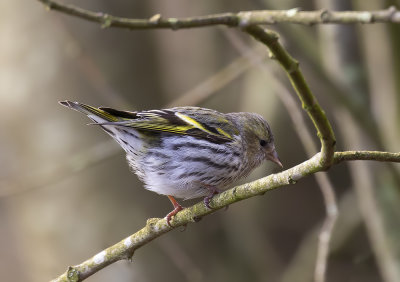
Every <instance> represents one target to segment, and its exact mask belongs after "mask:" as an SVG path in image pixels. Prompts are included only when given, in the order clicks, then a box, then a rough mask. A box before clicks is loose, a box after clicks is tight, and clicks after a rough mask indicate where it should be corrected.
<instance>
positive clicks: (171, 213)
mask: <svg viewBox="0 0 400 282" xmlns="http://www.w3.org/2000/svg"><path fill="white" fill-rule="evenodd" d="M183 209H184V207H182V206H181V205H179V206H176V207H174V209H173V210H172V211H171V212H169V213H168V214H167V224H168V225H169V227H172V225H171V219H172V217H173V216H175V215H176V214H177V213H178V212H180V211H181V210H183Z"/></svg>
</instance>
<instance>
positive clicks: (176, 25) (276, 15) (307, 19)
mask: <svg viewBox="0 0 400 282" xmlns="http://www.w3.org/2000/svg"><path fill="white" fill-rule="evenodd" d="M38 1H40V2H42V3H43V4H44V5H45V6H46V8H48V9H52V10H55V11H60V12H63V13H65V14H69V15H72V16H75V17H79V18H82V19H85V20H88V21H92V22H97V23H100V24H101V26H102V27H104V28H106V27H120V28H127V29H154V28H168V29H174V30H176V29H181V28H196V27H205V26H214V25H227V26H231V27H246V26H249V25H260V24H268V25H272V24H276V23H295V24H306V25H313V24H332V23H335V24H355V23H362V24H371V23H377V22H385V23H389V22H391V23H400V11H398V10H397V9H396V8H395V7H394V6H392V7H389V8H388V9H386V10H380V11H328V10H318V11H300V10H299V9H290V10H260V11H245V12H239V13H222V14H214V15H207V16H198V17H189V18H179V19H178V18H165V19H164V18H163V17H162V16H161V15H160V14H157V15H154V16H152V17H150V18H149V19H130V18H122V17H116V16H112V15H108V14H105V13H102V12H93V11H89V10H85V9H82V8H79V7H76V6H74V5H67V4H62V3H60V2H58V1H54V0H38Z"/></svg>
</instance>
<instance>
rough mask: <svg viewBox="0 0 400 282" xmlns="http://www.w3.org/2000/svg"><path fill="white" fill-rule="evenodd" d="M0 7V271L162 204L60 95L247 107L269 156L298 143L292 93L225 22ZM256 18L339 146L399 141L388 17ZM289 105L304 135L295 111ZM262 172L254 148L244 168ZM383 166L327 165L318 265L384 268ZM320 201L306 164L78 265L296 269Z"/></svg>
mask: <svg viewBox="0 0 400 282" xmlns="http://www.w3.org/2000/svg"><path fill="white" fill-rule="evenodd" d="M65 2H66V3H71V4H76V5H79V6H80V7H83V8H86V9H90V10H93V11H101V12H104V13H108V14H112V15H117V16H122V17H131V18H149V17H151V16H152V15H154V14H157V13H160V14H161V15H162V16H163V17H187V16H196V15H206V14H213V13H220V12H238V11H244V10H256V9H291V8H295V7H299V8H301V9H304V10H315V9H320V8H328V9H333V10H353V9H354V10H377V9H386V8H388V7H389V6H390V5H396V6H397V8H400V1H398V0H397V1H396V0H391V1H390V0H385V1H373V0H367V1H361V0H353V1H341V0H337V1H333V0H303V1H301V0H297V1H296V0H285V1H282V0H281V1H271V0H270V1H264V0H253V1H232V0H220V1H211V0H206V1H182V0H170V1H161V0H158V1H157V0H148V1H122V0H118V1H104V0H86V1H65ZM0 15H1V16H0V39H1V44H0V105H1V112H0V117H1V118H0V250H1V251H0V277H1V278H0V279H1V281H33V282H34V281H46V280H50V279H52V278H55V277H56V276H58V275H59V274H61V273H62V272H64V271H65V270H66V269H67V267H68V266H69V265H74V264H78V263H80V262H82V261H84V260H86V259H88V258H89V257H91V256H93V255H94V254H96V253H97V252H99V251H101V250H102V249H104V248H106V247H108V246H110V245H112V244H114V243H116V242H118V241H120V240H121V239H123V238H125V237H126V236H128V235H130V234H132V233H134V232H136V231H137V230H139V229H140V228H142V227H143V226H144V224H145V222H146V219H148V218H151V217H163V216H165V215H166V214H167V213H168V212H169V211H170V210H171V204H170V202H169V200H168V199H167V198H166V197H163V196H160V195H157V194H155V193H152V192H149V191H147V190H145V189H143V184H142V183H141V182H139V181H138V179H137V178H136V176H135V175H134V174H132V173H131V172H130V171H129V169H128V166H127V164H126V162H125V157H124V154H123V151H122V149H120V148H119V147H118V145H117V144H116V143H114V142H113V141H112V140H111V138H110V137H109V136H107V134H105V133H104V132H102V131H101V130H99V129H98V128H95V127H88V126H86V124H87V123H88V122H89V120H88V119H86V118H85V117H84V116H83V115H81V114H78V113H76V112H73V111H70V110H67V109H66V108H64V107H62V106H60V105H58V104H57V102H58V101H59V100H65V99H68V100H72V101H80V102H84V103H87V104H90V105H94V106H109V107H113V108H119V109H126V110H144V109H157V108H162V107H170V106H178V105H179V106H183V105H198V106H203V107H208V108H213V109H216V110H219V111H222V112H231V111H249V112H257V113H259V114H262V115H263V116H264V117H265V118H266V119H267V120H268V121H269V123H270V125H271V127H272V129H273V132H274V134H275V139H276V147H277V150H278V153H279V155H280V158H281V160H282V163H283V164H284V166H285V167H286V168H289V167H291V166H293V165H296V164H298V163H300V162H302V161H304V160H306V159H307V154H306V151H305V149H304V147H303V145H302V143H301V142H300V141H299V134H302V133H304V132H302V131H304V129H303V130H300V132H299V131H298V130H297V127H296V126H294V123H293V120H292V118H293V114H294V113H295V110H293V107H292V108H291V106H290V105H293V101H294V105H295V107H296V108H298V109H300V107H301V105H300V103H299V101H298V99H297V98H296V96H295V93H294V91H293V89H292V88H291V86H290V84H289V82H288V79H287V78H286V76H285V74H284V72H283V71H282V70H281V69H280V67H279V66H278V65H277V63H276V62H274V61H271V60H269V59H268V52H267V50H266V49H265V48H263V47H262V46H260V44H258V43H257V42H255V41H254V40H253V39H251V38H250V37H249V36H247V35H245V34H243V33H242V32H241V31H240V30H237V29H232V28H225V27H208V28H199V29H189V30H179V31H170V30H145V31H143V30H142V31H127V30H121V29H117V28H109V29H102V28H101V27H100V26H99V25H98V24H94V23H90V22H87V21H84V20H81V19H78V18H75V17H71V16H67V15H64V14H61V13H58V12H49V11H47V10H46V9H45V8H44V7H43V5H42V4H41V3H39V2H38V1H2V2H1V3H0ZM271 28H272V29H274V30H276V31H277V32H279V33H280V35H281V42H282V43H283V44H284V46H285V47H286V48H287V49H288V51H289V52H290V53H291V54H292V55H293V56H294V57H295V58H296V59H298V60H299V61H300V65H301V68H302V70H303V73H304V75H305V77H306V80H307V81H308V83H309V85H310V87H311V89H312V90H313V92H314V94H315V95H316V96H317V98H318V100H319V101H320V103H321V105H322V106H323V108H324V110H325V111H326V113H327V115H328V116H329V118H330V120H331V122H332V126H333V128H334V130H335V134H336V137H337V141H338V142H337V149H338V150H355V149H369V150H387V151H392V152H396V151H397V152H398V151H399V148H400V141H399V140H400V127H399V121H400V116H399V107H400V97H399V93H400V92H399V89H400V52H399V50H400V25H393V24H372V25H350V26H344V25H340V26H339V25H325V26H313V27H310V26H301V25H291V24H279V25H275V26H271ZM260 47H261V48H260ZM288 94H289V96H288ZM291 97H292V100H290V98H291ZM293 98H294V99H293ZM298 118H300V119H301V118H304V119H305V125H306V127H307V128H308V129H309V130H310V132H311V133H312V136H313V139H314V140H313V141H314V142H316V144H318V145H319V141H318V138H317V136H316V134H315V130H314V129H313V127H312V124H311V123H310V121H309V120H308V118H307V116H306V114H305V113H304V112H301V115H300V116H298ZM277 171H279V169H278V168H277V167H276V166H274V165H273V164H271V163H266V164H265V165H263V166H262V167H260V168H258V169H257V170H256V171H255V172H254V173H253V174H252V175H251V176H249V177H248V178H247V179H245V180H244V182H247V181H250V180H253V179H257V178H260V177H262V176H265V175H268V174H270V173H273V172H277ZM399 175H400V172H399V165H388V164H384V163H372V162H354V163H352V164H349V163H342V164H340V165H337V166H334V167H332V169H330V170H329V172H328V176H329V178H330V180H331V182H332V184H333V186H334V189H335V191H336V193H337V197H338V205H339V219H338V221H337V224H336V226H335V230H334V233H333V237H332V242H331V250H330V255H329V261H328V270H327V281H332V282H333V281H352V282H356V281H365V282H369V281H396V280H395V279H396V278H393V277H396V276H395V274H394V276H393V275H391V274H390V271H392V274H393V273H395V272H396V267H397V270H398V269H400V241H399V238H400V196H399V195H400V184H399V183H400V177H399ZM181 203H182V204H183V205H185V206H189V205H191V204H193V203H194V202H193V201H192V202H190V201H186V202H181ZM324 217H325V207H324V202H323V198H322V195H321V191H320V188H319V186H318V185H317V183H316V181H315V179H314V177H308V178H306V179H304V180H302V181H300V182H299V183H297V184H296V185H293V186H290V187H285V188H280V189H277V190H274V191H271V192H269V193H267V194H265V195H264V196H262V197H255V198H252V199H249V200H246V201H243V202H240V203H237V204H234V205H232V206H231V207H230V208H229V209H228V210H227V211H218V212H217V213H215V214H213V215H212V216H208V217H206V218H204V219H203V220H202V221H200V222H198V223H196V224H190V225H189V226H188V227H187V229H186V231H184V232H179V230H174V231H172V232H170V233H168V234H166V235H164V236H162V237H161V238H159V239H157V240H155V241H153V242H152V243H150V244H148V245H146V246H145V247H143V248H141V249H139V250H138V251H137V252H136V253H135V255H134V257H133V260H132V262H127V261H122V262H118V263H115V264H113V265H111V266H109V267H107V268H105V269H103V270H101V271H100V272H99V273H97V274H95V275H94V276H92V277H91V278H89V279H88V281H195V282H200V281H287V282H289V281H311V280H312V277H313V272H314V266H315V257H316V246H317V243H318V232H319V230H320V228H321V223H322V221H323V219H324ZM393 267H394V269H393ZM397 277H399V276H397ZM399 279H400V278H399ZM397 281H400V280H397Z"/></svg>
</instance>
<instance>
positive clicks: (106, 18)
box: [99, 12, 113, 29]
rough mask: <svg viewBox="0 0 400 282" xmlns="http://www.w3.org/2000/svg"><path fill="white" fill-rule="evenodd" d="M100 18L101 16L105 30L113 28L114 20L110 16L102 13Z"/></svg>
mask: <svg viewBox="0 0 400 282" xmlns="http://www.w3.org/2000/svg"><path fill="white" fill-rule="evenodd" d="M99 16H101V21H102V24H101V28H103V29H105V28H108V27H110V26H111V24H112V22H113V20H112V18H111V16H110V15H108V14H104V13H101V12H100V13H99Z"/></svg>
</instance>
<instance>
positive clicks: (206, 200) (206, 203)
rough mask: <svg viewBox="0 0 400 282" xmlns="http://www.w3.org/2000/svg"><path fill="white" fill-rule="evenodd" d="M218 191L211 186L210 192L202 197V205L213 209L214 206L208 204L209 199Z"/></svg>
mask: <svg viewBox="0 0 400 282" xmlns="http://www.w3.org/2000/svg"><path fill="white" fill-rule="evenodd" d="M218 193H219V191H218V189H217V188H215V187H213V188H212V189H211V194H210V195H208V196H206V197H204V199H203V202H204V205H205V206H206V207H207V208H209V209H210V210H213V209H214V208H212V207H211V206H210V201H211V200H212V198H213V197H214V196H215V195H216V194H218Z"/></svg>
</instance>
